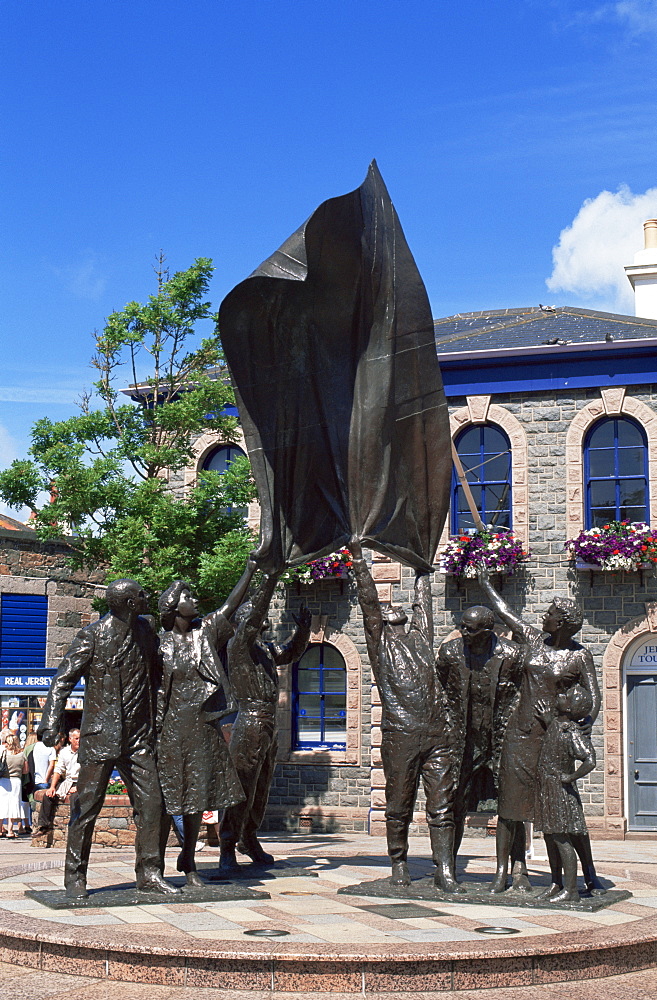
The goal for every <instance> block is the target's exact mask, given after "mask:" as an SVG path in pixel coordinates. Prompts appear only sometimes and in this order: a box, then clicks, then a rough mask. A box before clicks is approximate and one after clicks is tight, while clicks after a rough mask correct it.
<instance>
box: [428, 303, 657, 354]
mask: <svg viewBox="0 0 657 1000" xmlns="http://www.w3.org/2000/svg"><path fill="white" fill-rule="evenodd" d="M434 328H435V331H436V349H437V351H438V353H439V354H443V353H448V352H449V353H451V352H452V351H453V352H455V353H456V352H464V351H468V352H469V351H490V350H503V349H506V350H509V349H514V348H516V349H517V348H523V347H541V346H545V347H546V348H547V349H549V347H550V346H554V347H555V348H558V347H560V346H561V347H563V346H564V341H565V342H566V343H567V344H573V345H576V344H593V343H600V342H606V340H608V339H609V338H612V339H613V341H615V342H617V341H623V340H643V339H650V338H657V320H654V319H644V318H643V317H641V316H623V315H621V314H619V313H607V312H598V311H597V310H595V309H576V308H574V307H573V306H556V307H554V308H552V307H545V306H529V307H527V308H520V309H491V310H486V311H484V312H473V313H458V314H457V315H456V316H446V317H445V318H444V319H438V320H434ZM555 339H558V340H559V342H560V343H559V344H556V343H554V344H550V343H549V341H555Z"/></svg>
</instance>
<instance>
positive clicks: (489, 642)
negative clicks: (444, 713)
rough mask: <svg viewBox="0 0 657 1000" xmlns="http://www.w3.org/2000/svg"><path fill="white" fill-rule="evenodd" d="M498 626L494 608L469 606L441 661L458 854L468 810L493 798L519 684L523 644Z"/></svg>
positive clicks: (440, 653) (442, 651) (445, 645)
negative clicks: (451, 748) (497, 629)
mask: <svg viewBox="0 0 657 1000" xmlns="http://www.w3.org/2000/svg"><path fill="white" fill-rule="evenodd" d="M494 626H495V615H494V614H493V612H492V611H491V610H490V608H484V607H480V606H478V607H472V608H467V609H466V611H464V613H463V616H462V618H461V623H460V625H459V630H460V632H461V637H460V638H457V639H450V640H448V641H447V642H444V643H443V644H442V646H441V647H440V649H439V651H438V657H437V660H436V668H437V670H438V676H439V678H440V682H441V684H442V685H443V688H444V690H445V693H446V695H447V706H448V712H449V715H450V725H451V729H452V733H453V736H454V746H455V755H456V766H457V767H458V769H459V778H458V785H457V787H456V793H455V796H454V829H455V834H454V856H455V857H456V854H457V853H458V849H459V846H460V844H461V838H462V837H463V829H464V826H465V817H466V813H467V812H468V811H469V810H470V809H472V808H476V803H477V801H478V800H479V799H482V798H484V799H485V798H489V797H490V798H492V797H494V794H495V790H494V787H493V776H494V775H496V774H497V769H498V765H499V758H500V752H501V748H502V740H503V737H504V732H505V730H506V726H507V723H508V721H509V716H510V714H511V710H512V708H513V704H514V699H515V696H516V694H517V692H518V685H519V683H520V674H521V671H522V662H523V652H522V649H521V647H520V646H518V645H517V644H516V643H515V642H509V641H508V640H506V639H500V638H499V637H498V636H497V635H496V634H495V632H494Z"/></svg>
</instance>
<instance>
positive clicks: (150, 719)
mask: <svg viewBox="0 0 657 1000" xmlns="http://www.w3.org/2000/svg"><path fill="white" fill-rule="evenodd" d="M106 600H107V604H108V606H109V614H107V615H105V617H104V618H101V619H100V620H99V621H97V622H94V623H93V624H91V625H87V626H86V627H85V628H83V629H81V630H80V631H79V632H78V634H77V636H76V637H75V639H74V640H73V642H72V644H71V647H70V649H69V651H68V653H67V654H66V656H65V657H64V659H63V660H62V662H61V664H60V666H59V670H58V671H57V675H56V676H55V678H54V680H53V682H52V684H51V686H50V691H49V693H48V698H47V701H46V705H45V707H44V710H43V715H42V718H41V722H40V723H39V737H40V739H42V740H43V742H44V743H46V745H48V746H51V745H52V744H54V742H55V740H56V738H57V734H58V733H59V732H60V730H61V728H62V721H63V716H64V708H65V706H66V699H67V698H68V697H69V695H70V693H71V691H72V690H73V688H74V687H75V685H76V684H77V683H78V682H79V681H80V680H81V678H82V677H84V678H85V699H84V711H83V714H82V726H81V736H80V740H81V742H80V751H79V761H80V773H79V775H78V797H77V801H76V803H75V808H74V809H73V812H72V815H71V821H70V824H69V829H68V839H67V843H66V864H65V870H64V886H65V890H66V894H67V896H70V897H72V898H84V897H85V896H87V895H88V893H87V867H88V864H89V854H90V851H91V840H92V837H93V830H94V824H95V822H96V818H97V817H98V814H99V812H100V810H101V808H102V805H103V802H104V800H105V794H106V791H107V782H108V780H109V778H110V775H111V774H112V771H113V770H114V768H115V767H116V769H117V770H118V772H119V774H120V775H121V777H122V778H123V781H124V782H125V785H126V788H127V790H128V796H129V797H130V803H131V805H132V808H133V811H134V819H135V826H136V828H137V832H136V837H135V854H136V858H135V874H136V878H137V888H138V889H140V890H142V891H145V892H156V893H178V892H179V891H180V890H178V889H176V888H174V887H173V886H171V885H169V883H168V882H165V880H164V878H163V877H162V876H163V872H164V843H163V838H162V837H161V829H162V826H163V820H164V809H163V802H162V793H161V790H160V784H159V781H158V777H157V769H156V764H155V700H156V695H157V690H158V688H159V684H160V675H161V670H160V663H159V657H158V642H157V636H156V635H155V632H154V631H153V629H152V627H151V625H150V624H149V622H148V621H146V620H145V619H144V618H142V617H141V616H142V615H144V614H146V613H147V612H148V597H147V595H146V593H145V591H144V589H143V588H142V587H141V586H140V585H139V584H138V583H137V582H136V581H135V580H115V581H114V582H113V583H110V585H109V586H108V588H107V591H106Z"/></svg>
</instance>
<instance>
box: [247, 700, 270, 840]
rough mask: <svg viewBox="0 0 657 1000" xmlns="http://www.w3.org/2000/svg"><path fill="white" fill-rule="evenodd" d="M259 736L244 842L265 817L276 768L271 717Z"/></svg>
mask: <svg viewBox="0 0 657 1000" xmlns="http://www.w3.org/2000/svg"><path fill="white" fill-rule="evenodd" d="M261 737H262V763H261V764H260V770H259V771H258V777H257V781H256V783H255V791H254V793H253V797H252V800H251V808H250V809H249V810H248V812H247V814H246V816H245V817H244V823H243V825H242V840H243V841H244V843H245V844H248V843H249V842H250V841H251V840H252V839H253V838H254V837H255V835H256V832H257V831H258V830H259V829H260V826H261V824H262V821H263V819H264V818H265V810H266V808H267V800H268V799H269V788H270V785H271V781H272V778H273V777H274V771H275V770H276V757H277V755H278V735H277V733H276V732H275V731H274V720H273V719H272V721H271V724H269V723H267V724H266V725H265V724H264V723H263V725H262V729H261Z"/></svg>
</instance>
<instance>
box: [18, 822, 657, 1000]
mask: <svg viewBox="0 0 657 1000" xmlns="http://www.w3.org/2000/svg"><path fill="white" fill-rule="evenodd" d="M614 846H615V845H614ZM624 846H625V845H621V847H624ZM491 847H492V845H490V844H489V843H486V842H485V841H481V842H477V843H476V844H475V843H474V842H472V843H470V842H467V843H466V844H465V845H464V852H465V853H466V864H467V875H468V877H469V878H475V879H477V878H478V877H480V878H482V879H483V878H484V876H485V877H488V873H489V872H490V871H491V868H492V864H493V862H492V856H491ZM268 849H270V850H272V852H273V853H274V854H275V855H276V856H277V857H281V856H287V857H288V858H289V859H290V861H291V862H292V863H294V864H303V865H304V866H308V867H310V868H314V870H315V871H316V872H317V875H318V877H316V878H310V877H308V878H303V877H298V876H297V877H294V878H292V877H286V875H285V871H284V870H281V871H279V872H278V873H277V877H276V878H274V879H267V878H265V879H263V880H262V881H260V882H256V881H254V882H252V883H250V884H251V886H252V888H254V889H257V890H264V891H266V892H268V893H269V894H270V897H271V898H270V899H269V900H266V899H264V900H263V899H255V900H243V901H235V900H228V901H225V902H216V901H211V902H202V903H194V902H191V901H189V902H188V901H185V900H184V899H176V900H175V901H172V900H171V898H164V899H163V901H162V902H160V901H159V900H158V899H156V898H151V897H148V898H146V899H145V901H144V902H143V903H140V904H138V905H132V906H126V907H116V906H111V907H98V908H94V907H93V906H91V907H90V906H89V905H87V906H85V907H84V908H82V907H80V908H78V909H73V910H68V911H53V910H48V909H47V908H46V907H45V906H43V905H41V904H39V903H37V902H36V901H35V900H34V899H31V898H29V897H27V896H26V895H25V891H26V890H30V889H35V888H36V889H42V890H43V889H47V888H49V889H57V888H61V885H62V882H63V869H62V864H63V857H62V855H61V854H59V856H58V857H52V855H53V854H54V852H46V851H44V852H43V854H41V855H39V856H36V852H34V851H33V852H31V853H30V855H29V859H30V861H32V858H34V861H33V862H32V863H31V864H30V863H28V862H27V858H26V859H25V860H23V859H22V858H21V859H19V858H18V857H16V858H15V863H13V864H12V858H11V853H12V852H11V849H9V850H7V847H6V845H2V849H1V852H0V855H1V856H0V961H2V962H10V963H13V964H16V965H22V966H29V967H31V968H34V969H39V970H41V971H44V972H48V971H52V972H58V973H69V974H76V975H81V976H91V977H96V978H99V979H106V980H113V981H120V982H141V983H157V984H163V985H170V986H187V987H192V988H198V987H201V986H207V987H215V988H221V989H226V990H259V991H271V990H274V991H278V992H284V991H291V992H305V993H310V992H313V991H315V992H327V993H328V992H335V993H354V994H358V993H360V994H362V993H363V992H364V993H366V994H367V993H371V994H375V993H376V994H381V993H405V992H440V991H449V990H454V991H462V990H476V989H486V988H491V989H492V988H502V987H510V986H529V985H537V984H547V983H555V982H562V981H567V980H578V979H596V978H600V977H604V976H613V975H618V974H621V973H628V972H631V971H635V970H639V969H646V968H650V967H653V966H655V965H657V917H655V916H654V915H653V914H655V913H656V912H657V910H656V909H655V908H656V907H657V857H656V858H655V859H654V863H653V859H652V858H648V860H647V861H644V862H641V861H638V862H636V863H634V861H633V860H628V861H624V860H619V861H617V860H614V861H611V860H610V861H609V862H600V863H599V865H598V867H599V873H600V875H601V876H602V877H603V878H604V879H606V880H608V883H609V884H611V883H615V884H616V885H618V887H619V888H621V887H622V888H624V889H629V890H630V891H631V892H632V893H633V897H632V899H629V900H625V901H623V902H621V903H618V904H616V905H615V906H612V907H610V908H609V909H606V910H603V911H601V912H599V913H593V914H592V913H577V914H573V913H563V912H554V913H546V911H545V910H538V909H535V910H534V909H531V910H528V909H525V908H523V909H521V908H518V909H517V910H516V909H514V908H512V907H509V906H505V907H504V908H502V907H496V906H490V907H483V906H482V907H479V906H473V905H472V904H470V905H469V906H468V905H467V904H459V903H458V902H454V903H445V902H444V901H442V900H441V901H440V902H436V903H435V904H432V903H431V902H430V901H428V902H424V901H423V902H422V903H421V904H418V903H414V907H415V909H413V906H411V908H410V909H408V908H406V909H404V908H403V907H402V910H401V911H400V910H399V909H398V907H399V900H398V899H396V900H391V901H390V904H391V908H390V909H388V910H387V911H386V901H385V900H382V899H380V898H378V899H374V898H371V899H370V898H367V897H354V896H349V897H346V896H344V895H338V893H337V889H338V888H339V887H341V886H344V885H348V884H353V883H358V882H363V881H365V880H367V879H368V878H370V879H371V878H373V877H376V876H379V877H380V876H381V875H383V874H384V873H385V871H386V869H387V859H386V857H385V853H384V850H383V845H382V844H381V843H380V842H379V841H378V839H375V838H359V839H354V840H353V841H352V842H351V843H350V842H349V841H347V840H345V838H344V837H335V838H331V837H323V838H320V837H310V838H309V837H305V838H303V839H301V838H299V837H297V838H286V839H285V840H284V841H283V840H279V841H274V840H272V839H271V838H270V839H269V840H268ZM426 850H427V845H426V842H424V841H422V842H418V843H417V844H416V845H414V847H413V849H412V851H413V854H414V856H415V858H416V859H417V860H416V861H414V862H413V864H412V874H413V875H414V876H415V877H421V876H423V875H426V874H427V872H428V871H429V870H430V862H429V860H428V858H427V856H426ZM642 851H643V852H644V853H645V850H644V848H643V845H642V846H641V848H639V849H638V852H637V854H640V853H641V852H642ZM423 852H425V853H424V856H423ZM210 854H211V852H210V850H209V849H208V850H207V851H206V852H205V853H204V854H202V855H199V856H198V858H197V861H198V865H199V871H200V873H201V875H202V874H203V871H204V870H210V869H212V868H213V867H216V852H212V856H211V857H208V855H210ZM132 863H133V856H132V854H131V852H129V851H114V852H111V853H108V852H102V853H101V852H96V853H92V862H91V868H90V871H89V885H90V887H91V888H92V889H93V888H97V889H99V888H101V887H103V886H107V885H111V884H113V883H115V884H125V883H126V882H129V881H130V880H131V878H132ZM174 865H175V858H174V856H172V857H171V858H170V859H168V866H169V867H168V869H167V875H172V874H174ZM169 869H170V870H169ZM531 877H532V881H533V882H535V883H536V884H540V882H541V880H544V879H545V878H546V866H545V864H544V863H543V862H541V861H540V860H538V861H536V862H535V863H532V865H531ZM92 899H93V896H92ZM395 906H397V911H396V912H395V909H394V908H395ZM484 925H503V926H505V927H511V928H515V929H516V930H517V931H518V933H516V934H514V935H513V936H512V937H506V938H501V939H485V938H484V939H482V935H481V934H480V933H479V930H478V929H479V928H481V927H482V926H484ZM257 929H262V930H266V929H269V930H272V929H278V930H284V931H287V934H286V936H284V937H280V938H273V937H271V938H254V937H252V936H251V937H250V936H247V935H246V933H245V932H246V931H247V930H257Z"/></svg>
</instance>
